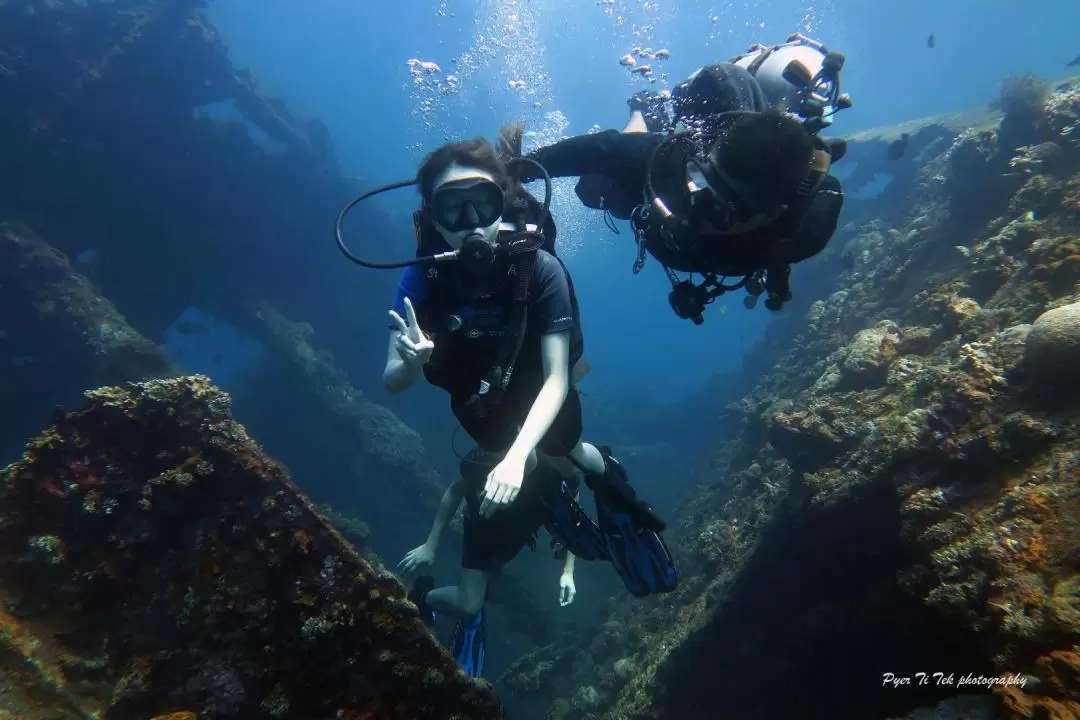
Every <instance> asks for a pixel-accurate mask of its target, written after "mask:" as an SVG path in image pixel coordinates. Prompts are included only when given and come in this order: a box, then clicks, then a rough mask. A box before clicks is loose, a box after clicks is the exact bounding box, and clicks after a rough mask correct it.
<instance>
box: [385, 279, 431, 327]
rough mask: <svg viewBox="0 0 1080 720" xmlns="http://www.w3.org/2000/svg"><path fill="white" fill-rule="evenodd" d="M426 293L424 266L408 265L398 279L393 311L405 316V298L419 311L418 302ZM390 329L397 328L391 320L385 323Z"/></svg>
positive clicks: (420, 301)
mask: <svg viewBox="0 0 1080 720" xmlns="http://www.w3.org/2000/svg"><path fill="white" fill-rule="evenodd" d="M426 294H427V281H426V280H425V278H424V268H423V267H422V266H420V265H410V266H408V267H407V268H405V270H404V271H403V272H402V273H401V277H400V278H399V279H398V286H397V294H395V295H394V312H396V313H397V314H398V315H400V316H401V317H402V318H405V317H406V316H405V298H409V300H410V301H411V302H412V306H413V309H414V310H417V311H419V309H420V307H419V306H420V303H422V302H423V301H424V296H425V295H426ZM387 325H388V327H389V328H390V329H391V330H397V325H396V324H395V323H394V321H393V320H390V322H389V323H388V324H387Z"/></svg>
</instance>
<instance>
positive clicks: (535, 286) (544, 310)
mask: <svg viewBox="0 0 1080 720" xmlns="http://www.w3.org/2000/svg"><path fill="white" fill-rule="evenodd" d="M529 294H530V295H531V296H532V297H531V301H530V303H529V323H530V324H533V323H535V327H536V328H537V330H538V331H539V333H540V334H541V335H546V334H548V333H553V332H562V331H563V330H569V329H570V328H572V327H574V324H575V322H576V319H575V317H574V304H573V300H572V299H571V295H570V283H569V282H568V281H567V278H566V270H565V269H564V268H563V266H562V263H560V262H559V261H558V260H557V259H556V258H555V257H553V256H552V255H550V254H548V253H546V252H543V251H539V252H537V254H536V267H535V268H534V269H533V277H532V280H531V281H530V283H529Z"/></svg>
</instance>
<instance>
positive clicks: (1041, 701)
mask: <svg viewBox="0 0 1080 720" xmlns="http://www.w3.org/2000/svg"><path fill="white" fill-rule="evenodd" d="M1000 109H1001V112H1000V114H997V115H991V114H988V113H987V114H983V115H982V116H981V118H980V119H979V120H978V121H977V122H975V123H974V127H970V128H963V127H960V126H958V125H956V124H952V125H950V124H949V123H945V122H940V121H937V120H931V121H926V122H925V123H923V124H922V125H924V126H925V127H923V126H922V125H920V127H919V129H917V130H912V132H911V137H912V138H919V140H918V141H917V142H915V143H913V146H912V147H911V148H909V155H908V157H907V158H904V159H903V160H902V162H900V165H901V167H899V168H896V167H892V168H890V167H889V166H888V165H886V164H885V163H886V161H885V157H884V155H885V152H884V151H885V147H886V146H887V144H888V143H887V142H880V141H878V140H875V141H874V144H875V145H876V149H875V150H874V151H873V152H876V153H880V155H879V157H880V158H881V162H880V165H879V168H888V169H889V170H891V171H892V174H893V175H894V180H893V183H892V184H890V185H889V186H888V187H887V188H886V189H885V191H884V192H883V193H882V194H881V195H880V196H878V197H877V198H874V199H868V200H863V201H854V202H850V201H849V207H850V212H849V211H846V212H845V218H852V219H851V220H850V221H848V222H847V224H846V225H845V227H844V228H843V229H842V230H841V232H840V233H839V234H838V236H837V237H836V238H835V239H834V241H833V243H834V245H833V248H835V249H832V248H831V249H830V251H829V252H828V253H825V254H824V256H823V257H821V258H819V259H816V260H815V261H813V262H812V263H808V264H807V267H805V268H803V267H800V268H797V269H796V270H795V273H794V277H793V283H794V288H795V292H796V295H797V298H798V300H797V303H793V305H792V306H789V307H790V309H791V310H792V311H793V312H792V313H790V314H789V313H788V312H787V310H785V311H784V313H782V314H781V316H779V317H778V318H777V321H776V322H775V323H774V324H773V326H772V327H771V328H770V332H769V336H768V337H767V339H766V341H765V342H763V343H762V344H761V346H759V347H757V348H755V349H754V350H753V351H752V353H751V355H752V357H753V358H754V360H755V363H757V364H758V365H760V366H762V367H763V368H764V369H765V372H764V373H763V374H761V375H760V377H759V379H758V382H757V385H756V387H755V388H754V390H753V391H752V392H750V393H749V394H747V395H746V396H745V397H743V398H742V399H741V400H740V401H738V402H736V403H732V404H731V405H730V406H729V407H728V412H727V417H726V423H727V424H728V425H729V426H730V427H731V428H733V429H734V430H735V432H736V433H737V436H736V438H735V439H734V440H733V441H731V442H728V443H725V444H724V445H723V446H722V447H720V448H719V452H718V453H717V454H716V456H715V458H714V459H713V461H712V463H710V465H709V467H708V468H707V469H705V470H704V471H703V472H702V473H701V477H700V480H701V486H700V488H699V491H698V493H697V496H696V497H695V498H694V500H692V501H691V502H690V503H688V504H687V505H686V506H685V507H683V508H682V509H681V512H680V513H679V516H678V518H677V520H676V521H677V522H679V523H680V524H681V527H680V528H679V529H680V530H681V533H680V537H681V540H680V541H679V542H678V543H677V545H676V547H675V548H674V552H675V554H676V557H677V558H678V560H679V561H680V563H681V578H682V579H683V580H682V585H681V587H680V588H679V589H678V591H676V592H675V593H673V594H671V595H668V596H664V597H661V598H657V599H653V600H648V601H644V602H643V601H640V600H632V601H631V600H628V601H627V602H626V603H625V604H624V605H623V606H622V607H621V608H619V609H618V610H617V611H616V612H615V613H614V614H613V615H612V617H611V619H610V620H609V621H608V622H607V623H605V624H604V625H603V626H602V627H601V628H600V629H599V631H598V632H597V634H596V635H595V636H594V637H593V638H592V640H591V642H581V641H580V640H578V641H577V642H575V643H574V644H573V645H570V646H566V645H563V646H558V645H556V646H550V647H548V648H542V649H540V650H538V651H537V652H536V653H534V654H533V655H532V656H530V657H526V658H523V659H522V660H520V661H519V662H518V664H517V665H516V667H515V668H513V669H512V670H511V671H510V672H508V673H507V675H506V676H505V677H504V678H502V682H503V683H504V684H506V685H508V686H511V687H514V688H515V689H516V691H517V692H518V693H519V694H521V695H522V696H524V697H532V698H533V699H534V702H536V703H537V704H538V705H545V704H550V706H551V712H550V715H549V717H551V718H574V719H575V720H577V719H586V718H587V719H589V720H593V719H599V718H603V719H605V720H616V719H618V720H626V719H628V718H643V717H649V718H679V719H680V720H693V719H695V718H713V717H716V716H717V715H718V714H720V713H721V712H722V714H723V716H725V717H739V718H791V717H799V718H835V717H853V718H854V717H858V718H898V717H901V716H905V715H906V714H907V713H914V712H918V711H920V708H930V707H935V708H936V709H934V710H926V711H924V712H928V713H940V716H941V717H955V716H958V714H959V713H960V712H961V711H962V712H964V713H966V714H965V715H964V716H965V717H985V718H991V717H994V718H1034V717H1058V718H1065V717H1076V716H1080V682H1078V680H1080V656H1078V655H1077V654H1076V652H1075V649H1074V648H1075V645H1076V643H1077V642H1078V640H1080V610H1078V608H1080V590H1078V588H1080V522H1078V520H1077V518H1080V489H1078V487H1080V412H1078V410H1077V408H1078V407H1080V392H1078V391H1080V374H1078V371H1077V368H1080V304H1077V301H1080V142H1078V141H1080V83H1077V82H1069V83H1065V84H1063V85H1061V86H1059V87H1058V88H1056V91H1055V92H1053V93H1051V92H1049V88H1047V87H1046V86H1045V85H1044V84H1043V83H1041V82H1039V81H1037V80H1036V79H1034V78H1031V77H1020V78H1012V79H1009V80H1008V81H1006V82H1005V83H1004V85H1003V87H1002V95H1001V98H1000ZM917 125H918V124H917ZM860 142H861V141H860V140H859V139H858V138H855V139H853V140H852V148H851V151H850V152H849V156H850V157H852V158H859V157H862V158H863V162H871V163H872V162H873V157H872V155H871V154H870V152H871V151H869V150H865V149H861V148H860V145H859V143H860ZM842 162H844V161H842ZM882 171H884V170H882ZM856 172H859V169H858V168H857V169H856ZM865 172H866V173H868V176H870V175H872V174H873V173H874V172H876V171H875V169H874V168H873V167H871V168H870V169H869V170H866V171H865ZM841 258H844V259H843V260H842V261H841ZM825 274H829V275H831V276H833V277H835V276H836V275H839V283H838V285H839V289H836V290H835V291H833V289H834V288H830V287H829V283H826V282H824V281H823V280H822V279H821V276H822V275H825ZM800 305H801V308H800ZM791 338H794V340H792V339H791ZM935 672H943V673H944V675H943V676H942V677H943V678H947V677H949V676H951V677H952V681H951V682H949V681H947V680H945V681H942V682H938V681H937V680H936V679H933V675H932V673H935ZM918 673H926V674H927V677H928V678H931V680H930V681H929V682H927V683H926V684H923V683H921V682H920V681H919V677H920V676H919V675H918ZM889 677H892V678H893V679H894V680H895V682H894V683H891V682H888V681H887V680H886V678H889ZM905 678H908V679H909V680H908V682H907V684H904V679H905ZM991 682H994V683H995V684H994V685H990V684H989V683H991ZM545 701H546V702H545ZM927 716H928V715H926V714H922V715H919V717H927ZM930 716H939V715H930ZM911 717H916V715H911Z"/></svg>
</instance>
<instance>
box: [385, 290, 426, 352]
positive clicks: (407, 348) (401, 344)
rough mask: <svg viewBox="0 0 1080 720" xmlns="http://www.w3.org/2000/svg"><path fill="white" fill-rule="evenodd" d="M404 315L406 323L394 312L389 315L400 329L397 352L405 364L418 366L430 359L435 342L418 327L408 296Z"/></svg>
mask: <svg viewBox="0 0 1080 720" xmlns="http://www.w3.org/2000/svg"><path fill="white" fill-rule="evenodd" d="M405 315H406V316H408V323H406V321H405V320H403V319H402V318H401V316H400V315H398V314H397V313H396V312H394V311H393V310H391V311H390V317H391V318H392V319H393V321H394V323H395V324H396V325H397V326H398V330H400V331H401V334H400V335H398V339H397V352H398V355H399V356H400V357H401V359H402V360H403V361H404V362H405V364H406V365H408V366H409V367H412V368H420V367H423V366H424V365H425V364H427V361H428V360H430V359H431V352H432V351H433V350H434V349H435V343H433V342H431V339H430V338H428V336H427V335H425V334H424V331H423V330H421V329H420V324H419V323H418V322H417V321H416V311H415V310H413V306H412V301H410V300H409V298H405Z"/></svg>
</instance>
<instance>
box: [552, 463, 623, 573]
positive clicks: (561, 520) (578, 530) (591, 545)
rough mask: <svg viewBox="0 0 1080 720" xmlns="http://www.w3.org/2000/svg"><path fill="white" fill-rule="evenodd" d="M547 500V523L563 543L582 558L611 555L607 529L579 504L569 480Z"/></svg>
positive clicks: (557, 539) (602, 558) (559, 542)
mask: <svg viewBox="0 0 1080 720" xmlns="http://www.w3.org/2000/svg"><path fill="white" fill-rule="evenodd" d="M545 504H546V505H547V508H548V517H547V519H546V520H545V521H544V527H545V528H547V531H548V533H550V534H551V537H552V538H553V539H554V540H555V541H556V542H557V543H558V544H559V545H562V547H564V548H566V549H567V550H568V551H569V552H571V553H573V554H574V556H576V557H578V558H580V559H582V560H607V559H608V557H609V555H608V549H607V541H606V540H605V539H604V535H603V533H601V532H600V528H598V527H597V526H596V523H595V522H594V521H593V519H592V518H591V517H589V514H588V513H587V512H585V510H584V509H583V508H582V507H581V506H580V505H578V503H577V500H575V499H574V495H573V493H572V492H571V491H570V488H569V486H567V484H566V481H565V480H564V481H562V485H561V486H560V488H559V492H558V493H556V494H555V497H554V498H553V499H552V500H551V501H550V502H546V503H545Z"/></svg>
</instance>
